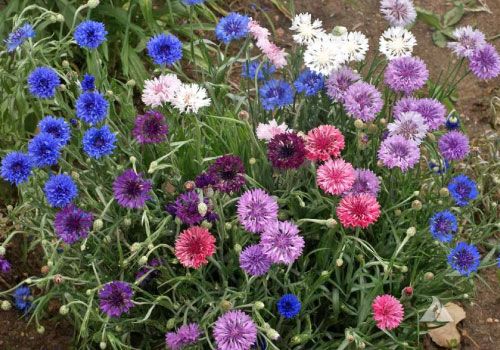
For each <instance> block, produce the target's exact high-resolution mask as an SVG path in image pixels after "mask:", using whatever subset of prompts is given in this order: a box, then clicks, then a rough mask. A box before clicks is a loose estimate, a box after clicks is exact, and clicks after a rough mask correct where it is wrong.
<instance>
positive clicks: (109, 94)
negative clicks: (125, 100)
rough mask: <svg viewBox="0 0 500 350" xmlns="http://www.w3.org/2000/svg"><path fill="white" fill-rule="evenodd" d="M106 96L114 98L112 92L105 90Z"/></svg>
mask: <svg viewBox="0 0 500 350" xmlns="http://www.w3.org/2000/svg"><path fill="white" fill-rule="evenodd" d="M106 96H107V97H113V96H114V93H113V91H112V90H107V91H106Z"/></svg>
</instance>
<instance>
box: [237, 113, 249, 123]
mask: <svg viewBox="0 0 500 350" xmlns="http://www.w3.org/2000/svg"><path fill="white" fill-rule="evenodd" d="M238 118H240V120H245V121H246V120H248V119H250V114H249V113H248V112H247V111H240V113H238Z"/></svg>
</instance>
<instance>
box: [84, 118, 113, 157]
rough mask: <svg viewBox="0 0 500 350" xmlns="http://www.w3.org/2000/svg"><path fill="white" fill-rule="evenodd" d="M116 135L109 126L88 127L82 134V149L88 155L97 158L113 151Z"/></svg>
mask: <svg viewBox="0 0 500 350" xmlns="http://www.w3.org/2000/svg"><path fill="white" fill-rule="evenodd" d="M115 143H116V135H115V134H114V133H113V132H112V131H111V130H110V128H109V126H107V125H104V126H103V127H101V128H90V129H88V130H87V131H86V132H85V134H84V135H83V140H82V144H83V150H84V151H85V153H87V155H88V156H89V157H92V158H95V159H99V158H102V157H104V156H108V155H110V154H111V153H113V150H114V149H115V147H116V145H115Z"/></svg>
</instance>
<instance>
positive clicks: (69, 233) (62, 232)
mask: <svg viewBox="0 0 500 350" xmlns="http://www.w3.org/2000/svg"><path fill="white" fill-rule="evenodd" d="M93 220H94V216H93V215H92V214H91V213H88V212H86V211H84V210H82V209H80V208H78V207H76V206H75V205H74V204H69V205H67V206H66V207H64V208H63V209H61V210H60V211H59V212H57V214H56V217H55V219H54V228H55V232H56V235H57V236H58V237H59V238H61V239H62V240H63V242H64V243H67V244H73V243H75V242H76V241H78V240H80V239H82V238H86V237H87V236H88V234H89V232H90V228H91V227H92V223H93Z"/></svg>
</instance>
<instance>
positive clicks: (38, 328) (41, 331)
mask: <svg viewBox="0 0 500 350" xmlns="http://www.w3.org/2000/svg"><path fill="white" fill-rule="evenodd" d="M36 331H37V332H38V334H43V333H45V327H44V326H42V325H39V326H38V327H36Z"/></svg>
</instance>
